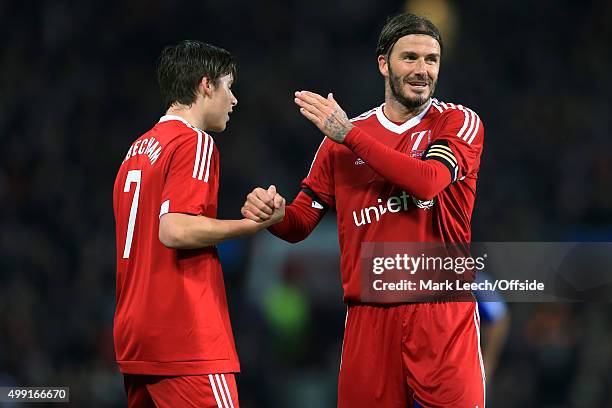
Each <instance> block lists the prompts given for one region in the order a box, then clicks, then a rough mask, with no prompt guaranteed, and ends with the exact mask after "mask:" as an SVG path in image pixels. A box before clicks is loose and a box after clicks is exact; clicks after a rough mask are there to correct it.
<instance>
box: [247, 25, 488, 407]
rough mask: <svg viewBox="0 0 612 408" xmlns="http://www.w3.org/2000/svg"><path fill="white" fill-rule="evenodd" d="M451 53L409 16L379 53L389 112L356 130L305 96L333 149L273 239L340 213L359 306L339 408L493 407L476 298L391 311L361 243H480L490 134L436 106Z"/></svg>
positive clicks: (347, 273)
mask: <svg viewBox="0 0 612 408" xmlns="http://www.w3.org/2000/svg"><path fill="white" fill-rule="evenodd" d="M441 53H442V39H441V36H440V33H439V31H438V29H437V28H436V27H435V26H434V25H433V24H432V23H431V22H430V21H429V20H427V19H425V18H423V17H420V16H416V15H412V14H401V15H398V16H395V17H393V18H391V19H390V20H388V21H387V23H386V24H385V26H384V28H383V29H382V32H381V34H380V37H379V41H378V48H377V56H378V67H379V70H380V72H381V74H382V75H383V77H384V78H385V103H384V104H382V105H381V106H379V107H376V108H374V109H372V110H370V111H368V112H365V113H364V114H362V115H359V116H357V117H356V118H354V119H352V120H349V119H348V118H347V115H346V114H345V113H344V111H343V110H342V109H341V108H340V106H339V105H338V104H337V103H336V101H335V100H334V98H333V95H332V94H329V95H328V96H327V98H324V97H322V96H320V95H318V94H315V93H311V92H306V91H302V92H296V99H295V102H296V104H297V105H298V106H299V107H300V112H301V113H302V114H303V115H304V116H305V117H306V118H307V119H309V120H310V121H312V122H313V123H314V124H315V125H316V126H317V127H318V128H319V129H320V130H321V132H323V134H325V136H326V138H325V139H324V140H323V142H322V143H321V146H320V147H319V150H318V152H317V154H316V156H315V158H314V161H313V163H312V166H311V168H310V171H309V173H308V175H307V176H306V178H305V179H304V180H303V182H302V185H301V187H302V190H301V192H300V193H299V194H298V196H297V197H296V198H295V200H294V201H293V203H292V204H291V205H289V206H288V207H287V208H286V215H285V218H284V220H283V221H282V222H280V223H278V224H276V225H274V226H272V227H270V228H269V230H270V231H271V232H272V233H273V234H274V235H276V236H278V237H280V238H282V239H284V240H286V241H289V242H297V241H300V240H302V239H304V238H306V237H307V236H308V235H309V234H310V232H311V231H312V230H313V229H314V228H315V227H316V225H317V224H318V222H319V221H320V220H321V218H322V217H323V215H324V213H325V211H326V210H327V209H328V208H335V209H336V211H337V220H338V233H339V241H340V249H341V251H342V259H341V272H342V284H343V289H344V301H345V302H346V303H347V305H348V309H347V318H346V327H345V334H344V343H343V351H342V360H341V367H340V375H339V386H338V406H339V407H387V408H388V407H407V406H410V407H411V406H412V404H413V403H415V402H416V403H419V404H421V405H422V406H424V407H444V408H450V407H453V408H466V407H470V408H474V407H480V408H482V407H484V400H485V374H484V368H483V363H482V356H481V352H480V344H479V343H480V333H479V326H480V320H479V317H478V312H477V309H476V304H475V303H474V301H473V297H471V294H469V299H467V301H466V298H465V297H461V298H460V299H459V298H455V297H453V296H448V297H444V298H437V299H435V300H436V301H429V302H421V303H418V302H414V301H411V300H410V299H408V298H406V299H404V300H403V301H400V302H391V303H390V302H388V301H387V300H388V299H385V298H384V296H382V297H381V298H380V299H372V297H371V296H369V295H368V294H366V292H365V291H364V289H363V288H362V279H363V278H364V277H366V273H367V272H368V271H367V270H365V271H364V272H363V274H362V271H361V265H362V255H363V254H362V253H361V246H362V243H387V242H413V243H415V242H428V243H459V244H467V243H469V242H470V240H471V227H470V219H471V215H472V210H473V207H474V198H475V193H476V180H477V175H478V170H479V166H480V156H481V152H482V146H483V137H484V130H483V125H482V122H481V121H480V118H479V117H478V115H476V113H474V111H472V110H470V109H468V108H466V107H464V106H462V105H458V104H453V103H445V102H441V101H438V100H436V99H433V98H432V95H433V93H434V89H435V86H436V82H437V79H438V72H439V68H440V58H441ZM274 199H275V195H273V194H271V193H269V192H268V191H266V190H264V189H260V188H259V189H255V190H254V191H253V192H251V193H250V194H249V196H248V197H247V201H246V203H245V205H244V207H243V209H242V212H243V215H244V216H245V217H246V218H250V219H253V220H255V221H260V222H264V221H266V220H268V219H269V217H270V215H271V214H273V212H274ZM277 199H279V198H277ZM366 279H367V278H366ZM366 295H367V296H366ZM463 295H465V293H464V294H463Z"/></svg>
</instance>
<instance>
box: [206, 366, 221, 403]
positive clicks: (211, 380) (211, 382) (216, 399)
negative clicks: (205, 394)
mask: <svg viewBox="0 0 612 408" xmlns="http://www.w3.org/2000/svg"><path fill="white" fill-rule="evenodd" d="M208 381H210V387H211V388H212V391H213V395H214V396H215V401H217V407H218V408H223V407H222V406H221V401H219V394H217V386H216V385H215V379H214V378H213V376H212V374H208Z"/></svg>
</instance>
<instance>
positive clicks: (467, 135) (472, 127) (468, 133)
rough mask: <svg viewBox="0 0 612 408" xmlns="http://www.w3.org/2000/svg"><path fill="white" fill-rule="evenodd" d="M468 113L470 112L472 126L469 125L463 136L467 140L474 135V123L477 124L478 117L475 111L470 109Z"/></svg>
mask: <svg viewBox="0 0 612 408" xmlns="http://www.w3.org/2000/svg"><path fill="white" fill-rule="evenodd" d="M468 113H469V114H470V127H468V130H467V131H466V132H465V134H464V135H463V137H462V138H461V139H463V140H465V141H466V142H467V140H468V138H469V137H470V136H472V131H473V130H474V125H475V124H476V118H475V117H474V112H472V111H471V110H468Z"/></svg>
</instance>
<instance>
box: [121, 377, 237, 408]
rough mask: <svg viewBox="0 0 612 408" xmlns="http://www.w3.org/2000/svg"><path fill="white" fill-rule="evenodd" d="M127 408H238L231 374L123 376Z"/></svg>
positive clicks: (234, 380)
mask: <svg viewBox="0 0 612 408" xmlns="http://www.w3.org/2000/svg"><path fill="white" fill-rule="evenodd" d="M123 382H124V384H125V391H126V392H127V399H128V407H130V408H149V407H150V408H155V407H158V408H166V407H178V408H182V407H199V408H239V404H238V390H237V388H236V379H235V377H234V374H231V373H229V374H207V375H185V376H180V377H165V376H157V375H138V374H124V375H123Z"/></svg>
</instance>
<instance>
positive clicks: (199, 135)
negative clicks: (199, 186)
mask: <svg viewBox="0 0 612 408" xmlns="http://www.w3.org/2000/svg"><path fill="white" fill-rule="evenodd" d="M196 132H198V147H197V149H196V155H195V163H194V165H193V176H192V177H193V178H196V174H198V165H199V164H200V150H201V149H202V132H200V131H199V130H196Z"/></svg>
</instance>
